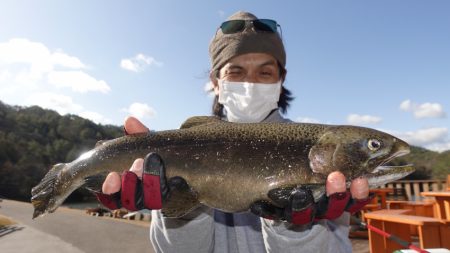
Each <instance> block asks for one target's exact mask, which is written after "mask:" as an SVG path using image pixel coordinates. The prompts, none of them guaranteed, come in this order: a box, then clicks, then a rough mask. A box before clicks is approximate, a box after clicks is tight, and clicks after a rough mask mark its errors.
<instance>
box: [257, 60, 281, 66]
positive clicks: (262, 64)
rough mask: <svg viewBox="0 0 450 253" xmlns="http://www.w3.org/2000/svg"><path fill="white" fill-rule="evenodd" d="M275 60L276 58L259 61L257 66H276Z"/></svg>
mask: <svg viewBox="0 0 450 253" xmlns="http://www.w3.org/2000/svg"><path fill="white" fill-rule="evenodd" d="M277 65H278V64H277V61H276V60H268V61H266V62H263V63H261V64H260V65H259V66H260V67H264V66H275V67H276V66H277Z"/></svg>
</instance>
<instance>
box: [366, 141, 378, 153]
mask: <svg viewBox="0 0 450 253" xmlns="http://www.w3.org/2000/svg"><path fill="white" fill-rule="evenodd" d="M367 147H368V148H369V149H370V150H371V151H377V150H378V149H380V148H381V141H379V140H377V139H370V140H369V141H368V142H367Z"/></svg>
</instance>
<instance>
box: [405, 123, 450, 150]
mask: <svg viewBox="0 0 450 253" xmlns="http://www.w3.org/2000/svg"><path fill="white" fill-rule="evenodd" d="M399 137H400V138H401V139H404V140H406V141H408V142H409V143H410V144H413V145H418V146H427V145H431V144H433V143H443V142H445V141H446V139H447V137H448V129H447V128H446V127H432V128H424V129H419V130H417V131H408V132H405V133H400V134H399Z"/></svg>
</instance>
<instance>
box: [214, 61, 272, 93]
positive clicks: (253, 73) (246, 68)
mask: <svg viewBox="0 0 450 253" xmlns="http://www.w3.org/2000/svg"><path fill="white" fill-rule="evenodd" d="M219 79H222V80H225V81H230V82H249V83H277V82H278V81H279V80H280V70H279V67H278V63H277V60H276V59H275V58H274V57H273V56H271V55H269V54H264V53H249V54H243V55H239V56H236V57H234V58H232V59H231V60H229V61H228V62H227V64H225V65H224V66H223V67H222V68H221V69H220V71H219ZM211 81H212V82H213V85H214V93H215V94H216V95H218V94H219V85H218V82H217V79H215V78H213V79H212V80H211Z"/></svg>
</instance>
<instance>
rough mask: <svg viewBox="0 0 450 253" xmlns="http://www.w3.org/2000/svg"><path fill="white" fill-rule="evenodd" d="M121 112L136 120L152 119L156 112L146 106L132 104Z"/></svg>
mask: <svg viewBox="0 0 450 253" xmlns="http://www.w3.org/2000/svg"><path fill="white" fill-rule="evenodd" d="M122 111H124V112H126V113H129V114H131V115H132V116H134V117H136V118H138V119H141V120H142V119H144V118H153V117H155V116H156V110H155V109H153V108H152V107H150V106H149V105H147V104H143V103H137V102H136V103H132V104H131V105H130V106H129V107H128V108H124V109H122Z"/></svg>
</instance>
